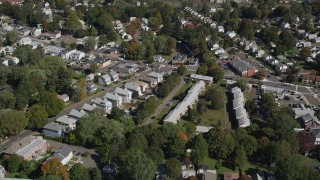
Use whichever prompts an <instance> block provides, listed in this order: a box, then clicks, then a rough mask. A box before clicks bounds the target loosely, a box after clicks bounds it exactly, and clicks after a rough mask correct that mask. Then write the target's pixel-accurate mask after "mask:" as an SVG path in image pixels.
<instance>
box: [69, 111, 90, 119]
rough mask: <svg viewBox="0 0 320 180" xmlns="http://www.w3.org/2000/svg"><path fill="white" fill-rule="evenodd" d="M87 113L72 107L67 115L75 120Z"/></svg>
mask: <svg viewBox="0 0 320 180" xmlns="http://www.w3.org/2000/svg"><path fill="white" fill-rule="evenodd" d="M86 114H87V113H86V112H84V111H83V110H76V109H72V110H71V111H70V113H69V117H71V118H74V119H76V120H79V119H80V118H82V117H83V116H85V115H86Z"/></svg>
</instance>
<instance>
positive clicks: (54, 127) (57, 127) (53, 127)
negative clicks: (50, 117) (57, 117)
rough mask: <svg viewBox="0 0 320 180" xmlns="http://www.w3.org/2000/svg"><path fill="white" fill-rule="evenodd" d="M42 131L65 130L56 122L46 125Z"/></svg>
mask: <svg viewBox="0 0 320 180" xmlns="http://www.w3.org/2000/svg"><path fill="white" fill-rule="evenodd" d="M43 129H48V130H51V131H60V130H63V129H65V126H64V125H61V124H59V123H57V122H50V123H48V124H46V125H45V126H44V127H43Z"/></svg>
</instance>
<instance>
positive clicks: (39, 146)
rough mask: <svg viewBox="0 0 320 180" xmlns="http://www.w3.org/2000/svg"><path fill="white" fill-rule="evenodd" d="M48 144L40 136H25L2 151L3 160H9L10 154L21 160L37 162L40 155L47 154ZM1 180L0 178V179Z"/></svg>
mask: <svg viewBox="0 0 320 180" xmlns="http://www.w3.org/2000/svg"><path fill="white" fill-rule="evenodd" d="M47 150H48V144H47V141H46V140H45V139H43V138H42V136H31V135H30V136H26V137H24V138H21V139H17V140H16V141H13V142H12V143H10V145H9V146H8V147H7V148H6V149H5V150H4V151H3V153H4V158H5V159H7V158H10V156H11V155H12V154H17V155H18V156H19V157H21V158H22V159H23V160H27V161H29V160H37V159H38V158H39V157H40V156H41V155H43V154H45V153H47ZM0 178H1V177H0Z"/></svg>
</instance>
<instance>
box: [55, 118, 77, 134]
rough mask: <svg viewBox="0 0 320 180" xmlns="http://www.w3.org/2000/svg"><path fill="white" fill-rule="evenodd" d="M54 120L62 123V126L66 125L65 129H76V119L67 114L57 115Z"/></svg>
mask: <svg viewBox="0 0 320 180" xmlns="http://www.w3.org/2000/svg"><path fill="white" fill-rule="evenodd" d="M54 121H55V122H57V123H59V124H61V125H63V126H65V127H66V131H69V130H70V131H72V130H75V129H76V123H77V120H76V119H74V118H70V117H68V116H67V115H64V116H61V117H58V118H57V119H56V120H54Z"/></svg>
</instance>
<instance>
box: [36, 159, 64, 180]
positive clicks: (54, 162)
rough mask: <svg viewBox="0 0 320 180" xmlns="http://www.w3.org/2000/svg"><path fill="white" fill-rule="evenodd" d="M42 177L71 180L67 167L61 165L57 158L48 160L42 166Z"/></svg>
mask: <svg viewBox="0 0 320 180" xmlns="http://www.w3.org/2000/svg"><path fill="white" fill-rule="evenodd" d="M41 175H42V176H48V175H57V176H61V177H62V178H63V179H64V180H69V179H70V177H69V173H68V171H67V169H66V168H65V166H63V165H62V164H61V162H60V161H59V160H58V159H57V158H51V159H49V160H47V161H46V162H45V163H44V164H42V166H41Z"/></svg>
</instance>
